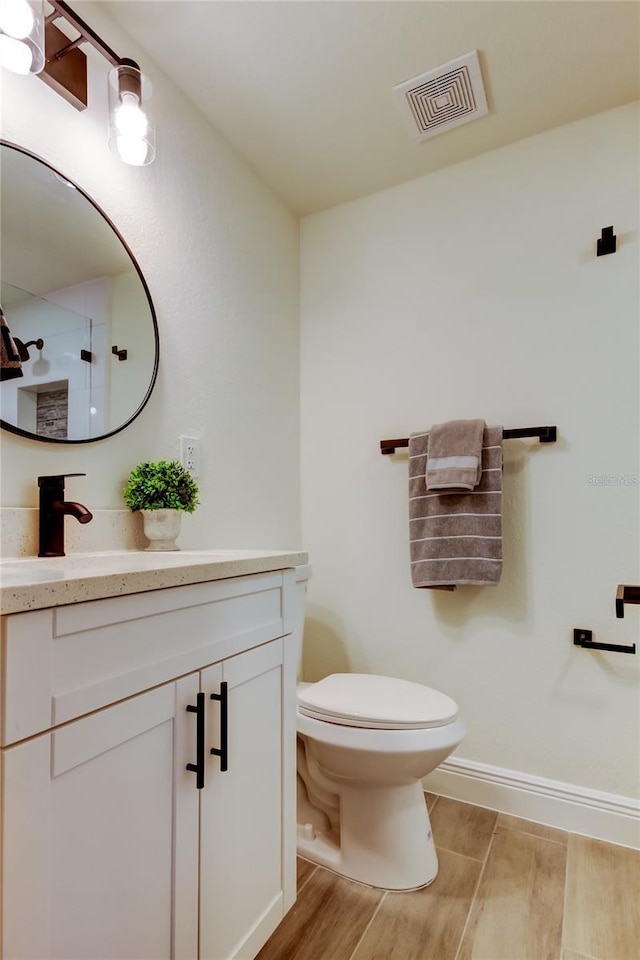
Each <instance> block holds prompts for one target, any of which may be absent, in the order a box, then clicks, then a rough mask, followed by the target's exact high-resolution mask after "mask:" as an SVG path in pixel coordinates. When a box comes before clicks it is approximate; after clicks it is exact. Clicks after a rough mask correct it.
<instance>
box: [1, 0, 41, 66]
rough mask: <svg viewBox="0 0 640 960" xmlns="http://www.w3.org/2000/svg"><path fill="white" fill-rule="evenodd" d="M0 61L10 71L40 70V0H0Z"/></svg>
mask: <svg viewBox="0 0 640 960" xmlns="http://www.w3.org/2000/svg"><path fill="white" fill-rule="evenodd" d="M0 65H1V66H3V67H6V68H7V70H13V72H14V73H23V74H24V73H40V71H41V70H42V68H43V67H44V0H0Z"/></svg>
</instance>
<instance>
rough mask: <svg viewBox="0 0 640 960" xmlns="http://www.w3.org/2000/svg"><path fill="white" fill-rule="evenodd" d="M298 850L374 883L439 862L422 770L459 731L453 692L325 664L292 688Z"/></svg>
mask: <svg viewBox="0 0 640 960" xmlns="http://www.w3.org/2000/svg"><path fill="white" fill-rule="evenodd" d="M297 701H298V707H297V732H298V844H297V846H298V853H299V854H300V855H301V856H302V857H306V858H307V859H308V860H311V861H313V862H315V863H318V864H321V865H322V866H325V867H328V868H329V869H331V870H333V871H335V872H336V873H339V874H341V875H342V876H345V877H349V878H350V879H352V880H358V881H360V882H361V883H366V884H369V885H371V886H374V887H381V888H384V889H386V890H412V889H417V888H419V887H423V886H426V885H427V884H429V883H431V882H432V881H433V880H434V879H435V877H436V875H437V872H438V859H437V856H436V851H435V846H434V842H433V836H432V832H431V825H430V822H429V814H428V811H427V805H426V802H425V797H424V792H423V788H422V783H421V780H422V778H423V777H424V776H426V774H428V773H430V772H431V770H433V769H435V767H437V766H438V764H439V763H442V761H443V760H445V759H446V757H448V756H449V754H450V753H451V752H452V751H453V750H455V748H456V747H457V746H458V744H459V743H460V742H461V741H462V739H463V737H464V735H465V728H464V725H463V723H462V720H461V719H460V717H459V716H458V708H457V706H456V704H455V703H454V701H453V700H452V699H451V698H450V697H447V696H446V695H445V694H443V693H440V692H439V691H437V690H433V689H431V688H430V687H425V686H423V685H422V684H418V683H413V682H411V681H407V680H400V679H395V678H392V677H380V676H376V675H367V674H332V675H330V676H328V677H325V678H324V680H320V681H318V682H317V683H312V684H299V685H298V690H297Z"/></svg>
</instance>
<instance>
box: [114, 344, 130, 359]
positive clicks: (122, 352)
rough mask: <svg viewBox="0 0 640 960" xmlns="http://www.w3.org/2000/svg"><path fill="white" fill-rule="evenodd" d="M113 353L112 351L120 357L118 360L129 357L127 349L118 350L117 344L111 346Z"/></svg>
mask: <svg viewBox="0 0 640 960" xmlns="http://www.w3.org/2000/svg"><path fill="white" fill-rule="evenodd" d="M111 353H112V354H113V355H114V356H116V357H117V358H118V360H126V359H127V351H126V350H118V347H117V346H115V347H111Z"/></svg>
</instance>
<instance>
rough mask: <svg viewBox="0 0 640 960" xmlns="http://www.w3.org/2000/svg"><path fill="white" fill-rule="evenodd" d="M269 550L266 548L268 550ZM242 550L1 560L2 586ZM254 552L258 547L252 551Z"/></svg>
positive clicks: (229, 555)
mask: <svg viewBox="0 0 640 960" xmlns="http://www.w3.org/2000/svg"><path fill="white" fill-rule="evenodd" d="M266 553H267V551H265V554H266ZM244 555H245V551H243V550H176V551H158V552H148V553H147V552H145V551H140V550H115V551H108V552H103V553H74V554H70V555H69V556H66V557H24V558H22V557H19V558H11V559H6V560H0V587H17V586H27V585H29V584H37V583H46V582H48V581H56V580H80V579H88V578H90V577H108V576H117V575H125V576H126V575H127V574H132V573H145V572H147V571H155V570H167V569H169V570H170V569H172V568H173V569H175V568H176V567H187V568H188V567H194V566H198V565H200V564H211V563H216V562H220V561H224V560H237V559H242V558H243V556H244ZM252 555H253V556H255V555H256V553H255V551H253V552H252Z"/></svg>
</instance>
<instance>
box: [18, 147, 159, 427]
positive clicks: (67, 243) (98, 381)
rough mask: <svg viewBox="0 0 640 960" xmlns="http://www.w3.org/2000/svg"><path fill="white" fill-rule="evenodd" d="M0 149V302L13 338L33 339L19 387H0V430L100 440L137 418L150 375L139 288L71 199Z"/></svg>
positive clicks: (124, 250)
mask: <svg viewBox="0 0 640 960" xmlns="http://www.w3.org/2000/svg"><path fill="white" fill-rule="evenodd" d="M1 151H2V157H1V161H2V162H1V166H0V180H1V196H0V204H1V206H0V215H1V226H0V229H1V235H2V247H1V251H0V257H1V276H2V285H1V289H0V302H1V303H2V307H3V310H4V313H5V317H6V320H7V324H8V326H9V329H10V330H11V333H12V335H13V336H14V337H17V338H19V339H20V340H21V341H22V342H23V343H29V342H30V341H34V340H39V339H42V340H43V341H44V343H43V346H42V349H37V348H36V347H35V346H30V347H29V360H28V361H25V362H23V364H22V373H23V375H22V377H19V378H16V379H13V380H9V381H5V382H3V383H2V386H1V388H0V404H1V406H0V409H1V415H2V426H3V427H5V428H6V429H8V430H10V431H12V432H14V433H19V434H21V435H23V436H29V437H32V438H33V439H37V440H46V441H48V442H53V443H65V442H66V443H82V442H89V441H94V440H98V439H100V438H102V437H105V436H110V435H111V434H113V433H116V432H117V431H118V430H121V429H123V427H125V426H127V425H128V424H129V423H130V422H131V420H133V419H134V417H136V416H137V415H138V413H140V411H141V410H142V408H143V406H144V404H145V403H146V401H147V400H148V398H149V395H150V393H151V390H152V388H153V385H154V381H155V377H156V372H157V363H158V334H157V326H156V320H155V314H154V310H153V304H152V302H151V298H150V296H149V292H148V289H147V286H146V283H145V282H144V279H143V277H142V274H141V273H140V270H139V267H138V265H137V263H136V261H135V259H134V258H133V256H132V254H131V252H130V251H129V249H128V247H127V245H126V244H125V242H124V240H123V239H122V238H121V236H120V235H119V233H118V232H117V231H116V229H115V228H114V226H113V225H112V224H111V222H110V221H109V220H108V219H107V218H106V216H105V215H104V214H103V213H102V211H100V209H99V208H98V207H97V206H96V204H95V203H94V202H93V201H92V200H91V199H90V198H89V197H88V196H87V195H86V194H85V193H84V192H83V191H82V190H80V189H79V188H78V187H76V186H75V185H74V184H72V183H70V181H68V180H67V179H66V178H65V177H64V176H63V175H62V174H60V173H58V172H57V171H55V170H54V169H53V168H51V167H50V166H49V165H48V164H46V163H44V162H43V161H40V160H39V159H38V158H36V157H34V156H33V155H31V154H30V153H28V152H26V151H23V150H22V149H21V148H17V147H14V146H13V145H10V144H6V143H3V144H2V147H1ZM114 346H117V347H118V350H119V351H121V350H126V360H125V361H123V360H120V359H119V357H118V355H117V354H116V353H113V352H112V348H113V347H114ZM65 398H66V400H65Z"/></svg>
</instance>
